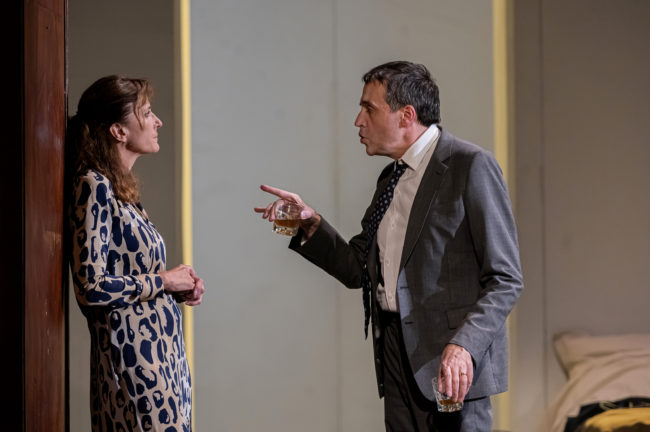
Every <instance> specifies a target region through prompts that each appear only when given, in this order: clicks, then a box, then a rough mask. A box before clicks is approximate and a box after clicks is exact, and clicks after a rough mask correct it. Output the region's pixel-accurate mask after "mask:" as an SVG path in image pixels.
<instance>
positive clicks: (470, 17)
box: [191, 0, 493, 432]
mask: <svg viewBox="0 0 650 432" xmlns="http://www.w3.org/2000/svg"><path fill="white" fill-rule="evenodd" d="M191 14H192V18H191V22H192V26H191V28H192V121H193V129H192V141H193V179H192V181H193V191H194V192H193V202H194V208H193V213H194V260H195V266H196V268H197V271H198V272H199V274H200V275H202V277H204V278H205V280H206V284H207V289H208V292H207V293H206V296H205V298H204V303H203V305H201V306H200V307H199V308H198V309H197V310H196V312H195V329H196V330H195V332H196V341H197V344H196V366H195V382H194V386H195V391H196V405H195V408H196V411H195V414H196V427H197V430H219V431H226V432H227V431H253V430H268V431H303V430H309V431H333V430H339V431H365V430H381V429H382V428H383V409H382V404H381V401H380V400H379V399H378V397H377V394H376V386H375V382H374V381H375V378H374V369H373V360H372V353H371V350H372V348H371V343H370V341H364V340H363V327H362V322H363V313H362V304H361V294H360V292H359V291H356V290H355V291H349V292H348V291H347V290H345V288H343V287H342V286H341V285H339V284H338V283H337V282H336V281H334V280H333V279H331V278H330V277H329V276H327V275H326V274H325V273H323V272H322V271H320V270H318V269H316V268H314V267H313V266H312V265H311V264H309V263H308V262H306V261H305V260H303V259H302V258H300V257H299V256H298V255H297V254H295V253H292V252H291V251H288V250H287V249H286V244H287V243H288V239H285V238H281V237H279V236H277V235H275V234H273V233H271V231H270V225H268V224H267V223H266V222H264V221H262V220H261V219H260V218H259V216H257V215H255V214H254V213H253V210H252V208H253V207H254V206H257V205H263V204H266V203H267V202H269V200H270V197H268V196H267V195H265V194H264V193H262V192H261V191H259V189H258V187H259V185H260V184H262V183H270V184H273V185H276V186H279V187H283V188H287V189H291V190H294V191H296V192H298V193H300V194H301V195H302V196H303V198H305V200H307V201H308V202H309V203H310V204H311V205H312V206H314V207H315V208H316V209H317V210H318V211H319V212H321V213H322V214H323V215H325V217H326V218H328V219H329V220H331V221H332V222H334V223H335V225H336V226H338V227H339V228H340V230H341V232H342V234H344V235H345V236H346V237H349V236H350V235H353V234H355V233H356V232H358V229H359V222H360V218H361V215H362V214H363V211H364V210H365V207H366V206H367V205H368V203H369V201H370V198H371V193H372V191H373V188H374V184H375V181H376V176H377V175H378V174H379V171H380V169H381V167H382V166H383V165H385V164H386V163H387V162H388V160H387V159H370V158H368V157H367V156H366V155H365V151H364V148H363V146H362V145H361V144H359V142H358V137H357V130H356V128H355V127H354V126H353V122H354V118H355V116H356V114H357V111H358V101H359V97H360V95H361V90H362V83H361V75H362V74H363V73H364V72H366V71H367V70H368V69H370V68H371V67H373V66H375V65H377V64H380V63H383V62H385V61H389V60H394V59H408V60H413V61H417V62H422V63H424V64H426V65H427V66H428V67H429V68H430V69H431V71H432V73H433V74H434V76H436V78H437V80H438V83H439V85H440V87H441V105H442V118H443V125H444V126H445V127H447V128H448V129H449V130H450V131H452V133H455V134H457V135H458V136H460V137H463V138H466V139H470V140H473V141H475V142H476V143H478V144H480V145H483V146H484V147H487V148H489V149H491V148H493V143H492V140H493V138H492V137H493V116H492V106H493V97H492V31H491V22H492V21H491V19H492V17H491V3H490V2H483V1H481V2H477V1H463V2H453V3H452V2H445V1H433V2H432V1H404V2H392V1H364V0H355V1H348V2H339V1H335V0H331V1H329V2H323V1H319V0H303V1H298V0H280V1H274V2H271V3H269V2H264V1H261V0H245V1H242V0H224V1H220V2H212V1H208V0H194V1H193V2H192V11H191Z"/></svg>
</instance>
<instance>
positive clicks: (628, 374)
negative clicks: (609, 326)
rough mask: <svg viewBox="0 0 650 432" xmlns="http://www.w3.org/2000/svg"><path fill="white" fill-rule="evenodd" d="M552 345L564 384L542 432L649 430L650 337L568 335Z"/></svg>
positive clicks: (550, 409)
mask: <svg viewBox="0 0 650 432" xmlns="http://www.w3.org/2000/svg"><path fill="white" fill-rule="evenodd" d="M554 346H555V350H556V353H557V356H558V359H559V362H560V364H561V365H562V368H563V369H564V371H565V373H566V375H567V378H568V379H567V382H566V383H565V384H564V386H563V387H562V389H561V390H560V392H559V393H558V394H557V396H556V397H555V399H554V401H553V402H552V403H551V405H550V407H549V410H548V411H547V416H546V418H545V421H544V425H543V427H542V429H541V430H543V431H549V432H607V431H621V432H622V431H625V432H639V431H644V432H647V431H650V334H626V335H610V336H592V335H589V334H587V333H583V332H567V333H562V334H559V335H556V337H555V338H554ZM581 407H582V408H581Z"/></svg>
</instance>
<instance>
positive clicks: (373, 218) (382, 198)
mask: <svg viewBox="0 0 650 432" xmlns="http://www.w3.org/2000/svg"><path fill="white" fill-rule="evenodd" d="M404 171H406V165H405V164H403V163H397V164H396V168H395V170H394V171H393V175H391V177H390V180H389V181H388V185H386V189H384V191H383V192H382V193H381V195H379V198H378V199H377V201H376V202H375V206H374V207H373V209H372V214H371V215H370V224H369V225H368V230H367V231H366V234H367V243H366V248H365V250H364V251H363V261H364V265H363V275H362V277H361V287H362V288H363V312H364V318H365V319H364V324H363V330H364V332H365V334H366V339H368V324H369V323H370V289H371V282H370V274H369V273H368V265H367V264H366V263H367V262H368V253H369V252H370V245H371V244H372V240H373V238H374V237H375V234H377V229H378V228H379V224H380V223H381V219H382V218H383V217H384V214H385V213H386V210H388V206H390V203H391V201H392V200H393V191H394V190H395V186H397V182H398V181H399V178H400V177H401V176H402V174H404Z"/></svg>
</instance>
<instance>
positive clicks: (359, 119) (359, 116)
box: [354, 112, 363, 127]
mask: <svg viewBox="0 0 650 432" xmlns="http://www.w3.org/2000/svg"><path fill="white" fill-rule="evenodd" d="M362 114H363V112H359V114H357V118H356V119H355V120H354V125H355V126H356V127H361V126H362V124H363V119H362Z"/></svg>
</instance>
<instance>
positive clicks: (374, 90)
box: [359, 81, 386, 105]
mask: <svg viewBox="0 0 650 432" xmlns="http://www.w3.org/2000/svg"><path fill="white" fill-rule="evenodd" d="M382 102H386V86H385V85H384V84H382V83H380V82H378V81H370V82H369V83H367V84H365V85H364V86H363V92H362V93H361V99H360V101H359V104H361V105H364V104H371V105H377V104H380V103H382Z"/></svg>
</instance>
